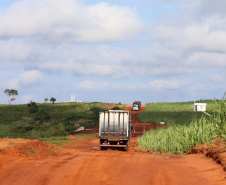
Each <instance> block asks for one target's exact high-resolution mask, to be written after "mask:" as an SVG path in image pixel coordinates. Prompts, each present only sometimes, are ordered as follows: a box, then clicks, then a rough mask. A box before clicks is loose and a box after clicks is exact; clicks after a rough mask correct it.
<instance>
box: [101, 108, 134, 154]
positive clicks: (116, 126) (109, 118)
mask: <svg viewBox="0 0 226 185" xmlns="http://www.w3.org/2000/svg"><path fill="white" fill-rule="evenodd" d="M99 137H100V149H101V150H104V149H107V148H110V147H118V148H122V149H124V150H128V148H129V143H130V137H131V115H130V112H129V111H124V110H109V111H104V112H99Z"/></svg>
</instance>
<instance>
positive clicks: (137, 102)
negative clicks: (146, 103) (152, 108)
mask: <svg viewBox="0 0 226 185" xmlns="http://www.w3.org/2000/svg"><path fill="white" fill-rule="evenodd" d="M140 106H141V101H135V102H133V107H132V110H140Z"/></svg>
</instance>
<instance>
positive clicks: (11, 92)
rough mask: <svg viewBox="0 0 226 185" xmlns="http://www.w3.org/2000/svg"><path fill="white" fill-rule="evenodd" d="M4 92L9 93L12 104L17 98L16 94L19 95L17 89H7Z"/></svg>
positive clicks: (8, 96)
mask: <svg viewBox="0 0 226 185" xmlns="http://www.w3.org/2000/svg"><path fill="white" fill-rule="evenodd" d="M4 93H5V94H7V98H8V101H9V104H11V102H12V101H13V100H15V99H16V98H15V96H17V95H18V92H17V90H15V89H6V90H5V91H4Z"/></svg>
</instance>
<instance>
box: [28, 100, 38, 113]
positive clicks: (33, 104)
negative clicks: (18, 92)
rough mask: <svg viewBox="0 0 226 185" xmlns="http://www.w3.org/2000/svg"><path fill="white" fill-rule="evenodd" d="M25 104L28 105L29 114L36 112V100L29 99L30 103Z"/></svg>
mask: <svg viewBox="0 0 226 185" xmlns="http://www.w3.org/2000/svg"><path fill="white" fill-rule="evenodd" d="M27 106H28V110H29V113H30V114H34V113H36V112H38V106H37V104H36V102H32V101H31V102H30V103H28V104H27Z"/></svg>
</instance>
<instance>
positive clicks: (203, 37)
mask: <svg viewBox="0 0 226 185" xmlns="http://www.w3.org/2000/svg"><path fill="white" fill-rule="evenodd" d="M225 6H226V1H223V0H215V1H212V0H189V1H182V0H140V1H134V0H131V1H122V0H108V1H99V0H20V1H19V0H8V1H1V2H0V71H1V73H0V78H1V83H0V104H6V103H8V101H7V96H6V95H5V94H4V90H5V89H17V90H18V92H19V95H18V96H17V97H16V100H15V101H14V102H13V103H14V104H25V103H28V102H29V101H30V100H32V101H36V102H39V103H42V102H44V98H50V97H55V98H56V99H57V102H63V101H69V100H70V95H71V93H75V94H76V100H77V101H101V102H114V103H118V102H122V103H128V104H130V103H132V102H133V101H135V100H141V101H142V103H148V102H163V101H165V102H175V101H193V100H199V99H212V98H221V97H222V96H223V94H224V92H225V91H226V85H225V84H226V26H225V25H226V12H225V10H224V7H225Z"/></svg>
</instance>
